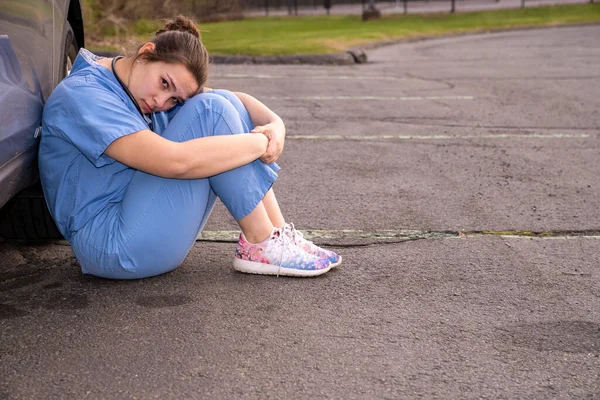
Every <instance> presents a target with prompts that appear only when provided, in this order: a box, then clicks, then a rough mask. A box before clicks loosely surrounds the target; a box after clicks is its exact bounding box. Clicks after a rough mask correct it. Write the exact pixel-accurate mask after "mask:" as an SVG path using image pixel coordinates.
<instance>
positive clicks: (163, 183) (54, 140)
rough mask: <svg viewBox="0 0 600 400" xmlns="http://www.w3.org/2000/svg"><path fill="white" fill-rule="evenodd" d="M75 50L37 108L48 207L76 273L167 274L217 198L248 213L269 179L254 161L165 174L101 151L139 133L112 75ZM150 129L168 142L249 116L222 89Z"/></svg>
mask: <svg viewBox="0 0 600 400" xmlns="http://www.w3.org/2000/svg"><path fill="white" fill-rule="evenodd" d="M97 59H98V57H97V56H95V55H93V54H92V53H90V52H89V51H87V50H85V49H83V50H81V52H80V54H79V56H78V57H77V59H76V61H75V64H74V66H73V69H72V71H71V74H70V75H69V77H67V78H66V79H65V80H63V81H62V82H61V83H60V84H59V85H58V86H57V88H56V89H55V90H54V91H53V92H52V94H51V96H50V97H49V99H48V102H47V103H46V105H45V107H44V113H43V121H42V138H41V142H40V149H39V167H40V178H41V182H42V187H43V189H44V195H45V197H46V201H47V203H48V207H49V209H50V212H51V214H52V216H53V217H54V220H55V221H56V224H57V226H58V229H59V230H60V232H61V233H62V234H63V235H64V237H65V238H66V239H67V240H68V241H69V242H70V243H71V246H72V248H73V252H74V253H75V256H76V257H77V260H78V261H79V263H80V264H81V267H82V271H83V272H84V273H86V274H92V275H96V276H100V277H105V278H112V279H137V278H144V277H149V276H154V275H158V274H162V273H165V272H168V271H171V270H173V269H174V268H176V267H177V266H179V265H180V264H181V263H182V262H183V260H184V259H185V257H186V255H187V253H188V252H189V250H190V249H191V247H192V246H193V244H194V242H195V240H196V237H197V235H198V233H199V232H200V231H201V230H202V228H203V227H204V225H205V223H206V220H207V219H208V216H209V214H210V212H211V210H212V208H213V206H214V204H215V200H216V197H217V196H218V197H219V198H220V199H221V201H222V202H223V204H224V205H225V206H226V207H227V209H228V210H229V212H230V213H231V214H232V216H233V217H234V218H235V219H236V220H240V219H242V218H243V217H245V216H246V215H248V214H249V213H250V212H251V211H252V210H254V208H255V207H256V206H257V205H258V203H259V202H260V201H261V200H262V199H263V198H264V196H265V194H266V193H267V191H268V190H269V189H270V188H271V186H272V185H273V183H274V182H275V180H276V179H277V171H278V170H279V167H278V166H277V165H276V164H269V165H267V164H264V163H263V162H261V161H260V160H256V161H254V162H252V163H249V164H246V165H244V166H242V167H239V168H236V169H233V170H230V171H227V172H224V173H221V174H218V175H215V176H212V177H209V178H204V179H189V180H183V179H168V178H163V177H159V176H155V175H150V174H147V173H145V172H142V171H139V170H136V169H133V168H131V167H129V166H127V165H125V164H122V163H120V162H118V161H116V160H114V159H112V158H110V157H108V156H107V155H106V154H104V151H105V150H106V148H107V147H108V146H109V145H110V144H111V143H112V142H113V141H114V140H116V139H118V138H120V137H122V136H125V135H128V134H130V133H134V132H138V131H140V130H143V129H148V125H147V121H145V120H144V118H143V117H142V116H141V115H140V114H139V113H138V111H137V110H136V108H135V105H134V104H133V102H132V101H131V100H130V99H129V97H128V96H127V94H126V93H125V92H124V91H123V89H122V88H121V86H120V85H119V83H118V82H117V80H116V79H115V77H114V75H113V73H112V72H111V71H110V70H108V69H107V68H105V67H103V66H100V65H98V64H97V63H96V62H95V60H97ZM152 122H153V125H152V126H153V130H154V131H155V132H156V133H158V134H160V135H161V136H163V137H165V138H167V139H169V140H173V141H177V142H184V141H187V140H191V139H195V138H200V137H205V136H212V135H231V134H242V133H247V132H249V131H250V130H251V129H252V128H253V125H252V122H251V120H250V116H249V115H248V112H247V111H246V109H245V108H244V106H243V104H242V103H241V101H240V100H239V99H238V98H237V97H236V96H235V95H233V94H232V93H231V92H228V91H222V90H219V91H213V92H210V93H202V94H199V95H197V96H194V97H193V98H191V99H188V100H187V101H186V102H185V104H183V105H181V106H178V107H176V108H174V109H172V110H170V111H169V112H168V113H156V114H153V115H152Z"/></svg>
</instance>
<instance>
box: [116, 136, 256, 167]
mask: <svg viewBox="0 0 600 400" xmlns="http://www.w3.org/2000/svg"><path fill="white" fill-rule="evenodd" d="M267 144H268V139H267V137H266V136H264V135H247V134H239V135H223V136H210V137H203V138H198V139H193V140H189V141H186V142H181V143H179V142H172V141H170V140H168V139H165V138H163V137H162V136H160V135H157V134H156V133H154V132H152V131H150V130H142V131H139V132H135V133H132V134H130V135H127V136H123V137H120V138H119V139H117V140H115V141H114V142H112V143H111V144H110V145H109V146H108V147H107V148H106V150H105V151H104V153H105V154H106V155H108V156H109V157H111V158H114V159H115V160H117V161H119V162H121V163H123V164H125V165H128V166H130V167H132V168H135V169H138V170H141V171H144V172H147V173H149V174H152V175H158V176H162V177H165V178H179V179H198V178H206V177H208V176H213V175H216V174H219V173H221V172H225V171H229V170H231V169H234V168H237V167H240V166H242V165H245V164H248V163H250V162H252V161H254V160H256V159H257V158H259V157H260V156H262V155H263V154H264V153H265V150H266V148H267Z"/></svg>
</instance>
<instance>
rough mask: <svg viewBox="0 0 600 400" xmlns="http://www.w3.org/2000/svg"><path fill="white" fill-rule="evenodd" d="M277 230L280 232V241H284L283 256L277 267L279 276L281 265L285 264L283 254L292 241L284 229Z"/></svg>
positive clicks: (282, 246) (282, 254)
mask: <svg viewBox="0 0 600 400" xmlns="http://www.w3.org/2000/svg"><path fill="white" fill-rule="evenodd" d="M275 229H277V228H275ZM277 231H278V232H279V238H278V239H277V240H278V241H279V240H281V241H282V244H281V256H280V257H279V265H278V267H277V277H279V273H280V272H281V267H282V266H283V256H284V255H285V252H286V247H287V246H288V244H289V243H290V239H289V238H288V237H287V235H286V234H285V233H284V232H283V229H277Z"/></svg>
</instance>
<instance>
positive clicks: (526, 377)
mask: <svg viewBox="0 0 600 400" xmlns="http://www.w3.org/2000/svg"><path fill="white" fill-rule="evenodd" d="M598 37H600V26H599V25H592V26H584V27H563V28H550V29H538V30H523V31H514V32H502V33H493V34H478V35H469V36H461V37H450V38H440V39H435V40H425V41H419V42H412V43H403V44H396V45H392V46H386V47H382V48H379V49H375V50H371V51H369V54H368V55H369V62H368V63H366V64H354V65H346V66H310V65H285V66H281V65H215V66H213V70H212V71H211V77H210V85H212V86H214V87H224V88H228V89H231V90H236V91H243V92H248V93H251V94H253V95H255V96H256V97H257V98H259V99H260V100H262V101H264V102H265V103H266V104H268V105H269V106H271V108H272V109H273V110H274V111H275V112H277V113H278V114H279V115H280V116H281V117H282V118H283V119H284V121H285V122H286V126H287V129H288V139H287V141H286V146H285V150H284V153H283V156H282V158H281V160H280V165H281V166H282V170H281V172H280V177H279V179H278V181H277V183H276V184H275V191H276V195H277V197H278V199H279V201H280V203H281V207H282V209H283V211H284V214H285V215H286V217H287V219H288V220H289V221H291V222H294V223H295V224H296V226H297V227H298V228H299V229H301V230H304V231H305V232H306V234H307V235H308V236H309V237H312V238H314V239H315V241H316V242H317V243H319V244H322V245H325V246H327V247H329V248H332V249H334V250H336V251H338V252H340V253H341V254H342V255H343V257H344V263H343V264H342V265H341V266H340V267H339V268H338V269H336V270H333V271H331V272H330V273H328V274H326V275H323V276H321V277H318V278H312V279H294V278H283V277H280V278H277V277H263V276H254V275H245V274H241V273H237V272H235V271H234V270H233V269H232V266H231V261H232V258H233V255H234V250H235V243H234V240H235V235H236V234H237V226H236V224H235V222H234V221H233V220H232V219H231V217H230V216H229V215H228V214H227V213H226V211H225V209H224V207H223V206H222V205H221V204H218V206H217V207H216V209H215V211H214V212H213V215H212V216H211V219H210V220H209V223H208V225H207V227H206V229H205V231H204V232H203V234H202V236H201V238H200V240H199V241H198V242H197V244H196V246H195V247H194V248H193V249H192V250H191V252H190V254H189V255H188V258H187V259H186V261H185V262H184V264H183V265H182V266H181V267H180V268H178V269H177V270H175V271H173V272H172V273H169V274H166V275H164V276H160V277H155V278H151V279H146V280H140V281H132V282H123V281H108V280H103V279H98V278H94V277H89V276H83V275H82V274H81V273H80V271H79V269H78V266H77V262H76V260H75V259H74V257H73V255H72V252H71V249H70V247H69V246H68V245H65V244H64V243H45V244H37V245H22V244H17V243H8V242H4V243H0V329H1V335H2V340H1V342H0V398H7V399H38V398H39V399H41V398H44V399H54V398H73V399H113V398H114V399H121V398H123V399H134V398H137V399H150V398H158V399H185V398H198V399H199V398H207V399H212V398H214V399H265V398H273V399H314V398H332V399H414V398H443V399H458V398H461V399H462V398H467V399H470V398H494V399H496V398H506V399H516V398H523V399H573V398H577V399H598V398H600V283H599V280H600V223H599V211H598V210H599V209H600V179H599V178H598V176H600V164H599V163H598V160H599V156H600V113H598V110H599V109H600V97H599V96H598V94H599V93H600V72H599V71H600V41H598V40H597V38H598Z"/></svg>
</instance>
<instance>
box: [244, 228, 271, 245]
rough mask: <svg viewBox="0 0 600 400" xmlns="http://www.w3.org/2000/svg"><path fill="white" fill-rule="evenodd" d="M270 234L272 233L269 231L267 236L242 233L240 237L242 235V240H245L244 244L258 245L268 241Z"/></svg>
mask: <svg viewBox="0 0 600 400" xmlns="http://www.w3.org/2000/svg"><path fill="white" fill-rule="evenodd" d="M274 229H277V228H274ZM272 233H273V231H272V230H271V231H270V232H269V233H268V234H267V235H265V234H264V232H262V233H261V232H242V235H244V239H246V242H248V243H250V244H259V243H262V242H264V241H266V240H268V239H269V238H270V237H271V234H272Z"/></svg>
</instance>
